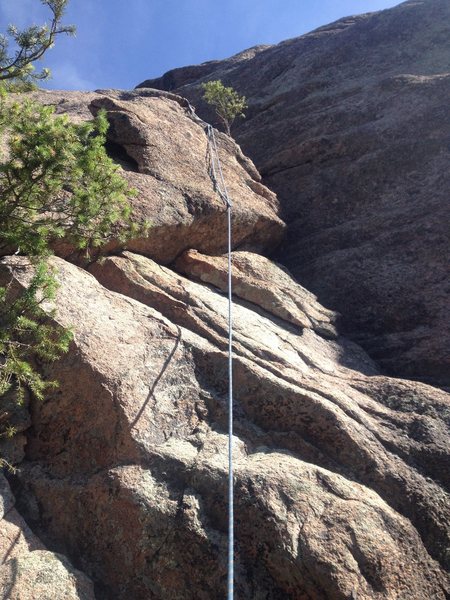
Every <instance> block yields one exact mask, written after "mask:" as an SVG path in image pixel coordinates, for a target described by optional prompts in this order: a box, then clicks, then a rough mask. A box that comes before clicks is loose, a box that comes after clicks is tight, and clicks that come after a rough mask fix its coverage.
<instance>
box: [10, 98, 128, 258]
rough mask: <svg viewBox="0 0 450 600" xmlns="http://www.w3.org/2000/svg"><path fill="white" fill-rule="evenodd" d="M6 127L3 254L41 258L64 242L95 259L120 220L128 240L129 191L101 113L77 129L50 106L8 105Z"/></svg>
mask: <svg viewBox="0 0 450 600" xmlns="http://www.w3.org/2000/svg"><path fill="white" fill-rule="evenodd" d="M7 124H8V125H7ZM0 128H2V129H3V133H4V136H5V137H6V139H7V141H8V150H7V152H6V157H5V159H4V160H3V161H2V162H0V222H1V223H2V229H1V231H0V249H2V248H3V249H8V248H9V249H16V248H19V249H20V251H21V253H25V254H28V255H31V256H43V255H45V254H48V253H49V248H50V245H51V244H52V243H53V242H55V241H56V240H57V239H60V238H64V239H65V240H67V241H69V242H70V243H72V244H73V246H74V247H75V248H77V249H84V250H85V251H86V253H87V254H89V252H90V250H91V249H92V248H96V247H98V246H100V245H102V244H105V243H106V242H107V241H109V240H110V239H111V238H112V237H113V233H114V232H113V229H114V225H115V224H116V223H117V222H118V221H119V220H121V221H122V222H124V223H125V224H127V223H128V232H127V233H128V234H130V228H131V229H133V227H132V225H131V222H130V206H129V204H128V201H127V196H129V195H130V193H131V191H130V190H129V189H128V186H127V183H126V182H125V181H124V180H123V178H122V177H121V176H120V175H119V173H118V167H117V166H116V165H115V164H114V163H113V162H112V160H111V159H110V158H109V157H108V155H107V154H106V151H105V148H104V143H105V140H106V132H107V128H108V122H107V120H106V117H105V115H104V114H103V113H101V114H99V116H98V117H97V118H96V119H95V120H94V121H92V122H88V123H82V124H74V123H71V122H70V121H69V120H68V118H67V117H66V116H65V115H63V116H55V115H54V110H53V108H52V107H49V106H41V105H38V104H36V103H33V102H30V101H26V102H24V103H21V104H19V103H15V104H12V105H9V106H6V104H5V103H4V104H3V110H0ZM115 233H116V235H115V237H117V232H115ZM131 233H133V231H132V232H131Z"/></svg>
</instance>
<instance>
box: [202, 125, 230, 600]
mask: <svg viewBox="0 0 450 600" xmlns="http://www.w3.org/2000/svg"><path fill="white" fill-rule="evenodd" d="M207 135H208V141H209V144H210V154H211V170H212V177H213V180H214V184H215V186H216V187H217V192H218V194H219V196H220V197H221V198H222V199H223V200H224V201H225V203H226V206H227V221H228V585H227V590H228V592H227V598H228V600H233V597H234V480H233V299H232V280H231V269H232V262H231V209H232V203H231V200H230V197H229V195H228V190H227V186H226V184H225V179H224V176H223V171H222V165H221V163H220V158H219V152H218V149H217V142H216V136H215V135H214V129H213V128H212V127H211V125H208V126H207ZM217 172H218V173H219V178H220V180H219V181H218V180H217Z"/></svg>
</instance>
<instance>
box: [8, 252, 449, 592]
mask: <svg viewBox="0 0 450 600" xmlns="http://www.w3.org/2000/svg"><path fill="white" fill-rule="evenodd" d="M242 264H244V263H242ZM210 265H214V260H211V263H210ZM54 266H55V267H56V268H57V271H58V278H59V281H60V288H59V291H58V298H57V312H56V316H55V317H53V318H55V319H56V320H57V322H58V323H60V324H62V325H69V324H71V325H74V324H75V338H74V342H73V345H72V348H71V350H70V352H69V354H68V355H66V356H64V357H63V358H62V359H61V361H60V362H59V363H58V364H57V365H53V366H52V367H51V368H50V367H48V375H52V376H57V378H58V380H59V382H60V388H59V389H58V390H57V391H54V392H52V393H50V394H49V396H48V398H47V400H46V401H45V402H44V403H40V404H39V403H33V404H32V421H33V428H32V430H30V432H29V435H28V444H27V457H26V460H25V461H24V462H23V463H22V465H21V466H20V470H19V472H18V474H17V476H16V477H15V479H14V492H15V494H16V496H17V498H18V507H19V509H20V511H21V513H22V514H23V515H25V517H26V519H27V522H28V523H29V524H30V525H31V526H32V528H33V530H34V531H35V532H36V533H38V534H39V536H40V537H41V538H42V539H43V540H44V541H45V542H46V543H47V544H48V545H49V546H50V547H51V548H52V550H54V551H55V552H59V553H62V554H65V555H67V556H68V557H70V558H71V559H72V561H73V562H74V564H75V565H76V566H77V568H81V569H82V570H83V571H84V572H85V573H87V574H88V575H89V576H91V577H92V578H93V579H94V580H95V582H96V584H97V586H96V596H97V597H98V598H108V599H110V598H111V599H116V598H117V599H125V598H135V599H136V600H139V599H142V600H144V599H148V598H155V599H161V600H162V599H166V598H173V599H174V600H177V599H179V600H181V599H183V600H189V599H191V598H192V599H193V598H199V599H202V598H204V599H205V600H207V599H208V600H211V599H215V598H217V599H219V598H223V597H224V592H225V581H226V572H225V571H226V566H225V563H224V561H225V557H226V476H227V455H226V435H225V432H226V422H227V421H226V389H227V371H226V368H227V352H226V330H227V300H226V297H225V296H224V294H223V293H222V292H221V291H220V290H218V289H215V288H213V287H211V286H210V285H207V284H205V283H198V282H194V281H190V280H188V279H186V278H185V277H184V276H181V275H179V274H178V273H176V272H174V271H173V270H171V269H169V268H168V267H164V266H161V265H159V264H158V263H156V262H154V261H152V260H151V259H149V258H146V257H143V256H139V255H135V254H133V253H131V252H126V253H124V254H123V255H121V256H115V257H110V258H107V259H105V260H104V261H102V262H101V263H98V264H95V265H94V266H92V267H91V271H92V273H93V274H94V275H95V278H94V277H93V275H91V274H88V273H86V272H85V271H83V270H82V269H80V268H78V267H75V266H73V265H71V264H69V263H67V262H65V261H63V260H61V259H54ZM211 268H212V267H211ZM31 272H32V269H31V268H30V267H29V266H28V265H27V263H26V261H25V260H24V259H23V258H20V257H11V258H5V259H3V260H2V261H1V268H0V284H1V283H2V282H4V281H5V280H7V281H9V280H10V279H11V277H13V278H14V282H15V283H14V285H15V286H19V287H20V286H23V285H26V283H27V282H28V281H29V279H30V277H31ZM218 272H219V273H218V276H219V275H220V266H219V268H218ZM274 272H276V271H275V270H274ZM281 273H282V275H280V281H275V282H274V289H277V288H279V287H280V288H281V287H282V284H283V281H285V279H284V278H286V277H287V274H286V273H285V272H281ZM249 275H250V280H251V279H252V276H251V275H252V274H251V272H250V273H249ZM291 301H292V298H289V299H288V300H286V303H287V305H289V303H290V302H291ZM310 301H311V306H308V305H307V299H306V298H305V296H304V295H303V294H302V295H301V296H300V298H299V302H298V304H299V305H300V304H301V303H303V306H304V310H305V314H310V313H312V311H313V309H314V310H317V306H316V301H315V300H314V298H313V297H311V298H310ZM252 302H253V301H252ZM263 304H264V302H261V308H260V309H258V310H254V309H253V308H252V305H250V304H249V303H246V302H243V303H241V302H240V301H239V300H236V305H235V311H234V314H235V343H234V351H235V360H234V377H235V398H236V429H235V438H234V448H235V458H236V537H237V540H236V594H237V595H238V597H239V598H246V599H247V598H248V599H249V600H250V599H252V600H254V599H255V600H257V599H261V600H262V598H265V599H269V600H272V599H273V600H275V599H281V598H287V599H293V600H302V599H304V598H311V599H317V600H319V599H322V598H333V599H334V598H351V597H354V598H355V597H356V598H362V599H366V598H367V599H369V598H380V599H381V598H392V599H394V598H405V599H406V598H413V599H417V600H419V599H422V598H436V599H440V598H441V599H444V598H445V597H446V593H448V592H446V591H445V590H446V589H447V585H448V582H446V578H445V575H444V571H443V570H442V568H441V566H440V565H445V564H446V561H448V551H447V550H446V549H447V548H448V537H449V530H448V523H449V516H450V515H449V512H450V506H449V503H448V496H447V492H446V489H447V488H448V484H449V481H448V473H449V470H448V448H447V447H446V440H447V438H446V435H447V429H446V427H447V426H448V418H449V412H450V403H449V396H448V394H445V393H443V392H440V391H438V390H436V389H433V388H431V387H428V386H426V385H424V384H419V383H412V382H405V381H400V380H395V379H389V378H386V377H382V376H380V375H378V374H377V370H376V367H375V366H374V364H373V363H372V362H371V361H370V359H369V358H368V357H367V356H366V355H365V354H364V352H363V351H362V350H361V349H360V348H359V347H358V346H356V345H355V344H353V343H352V342H348V341H346V340H345V339H343V338H338V339H336V340H327V339H324V338H323V337H321V336H320V335H318V334H317V333H316V332H315V331H314V329H313V328H307V327H304V328H303V329H302V330H301V331H300V332H299V327H298V326H297V325H293V324H291V323H289V322H287V321H284V322H283V321H282V320H281V319H280V318H279V317H274V316H273V315H272V314H271V313H269V312H267V311H266V310H264V306H263ZM45 308H48V309H50V308H51V307H50V306H46V307H45ZM324 314H325V311H324ZM68 597H69V596H68Z"/></svg>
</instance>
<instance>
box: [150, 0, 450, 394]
mask: <svg viewBox="0 0 450 600" xmlns="http://www.w3.org/2000/svg"><path fill="white" fill-rule="evenodd" d="M449 56H450V3H449V2H448V0H411V1H409V2H405V3H403V4H401V5H400V6H398V7H396V8H393V9H391V10H387V11H383V12H380V13H374V14H367V15H361V16H358V17H349V18H346V19H342V20H340V21H337V22H336V23H332V24H331V25H328V26H326V27H322V28H320V29H318V30H316V31H314V32H312V33H310V34H307V35H304V36H302V37H299V38H296V39H292V40H288V41H286V42H282V43H281V44H278V45H277V46H273V47H269V48H267V47H259V48H255V49H252V51H248V52H247V53H246V54H245V53H244V54H243V55H242V56H241V55H238V56H236V57H233V58H232V59H229V60H226V61H216V62H212V63H206V64H205V65H200V66H198V67H187V68H186V69H184V70H183V69H177V70H176V71H174V72H170V73H167V74H166V75H164V77H162V78H161V79H157V80H149V81H146V82H144V83H143V84H141V85H145V86H151V87H158V88H165V89H171V90H175V91H176V92H177V93H179V94H181V95H183V96H186V97H188V98H190V99H191V100H192V101H194V103H195V104H196V105H197V108H198V109H199V111H200V114H202V115H203V116H206V117H207V118H211V113H209V112H208V111H207V110H205V108H204V107H203V106H202V104H201V102H199V87H198V86H199V83H201V82H202V81H204V80H207V79H218V78H221V79H222V80H223V81H224V82H225V83H226V84H231V85H233V86H234V87H235V88H236V89H238V90H239V91H240V92H242V93H244V94H245V95H246V96H247V98H248V100H249V104H250V106H249V110H248V115H247V118H246V119H245V120H243V121H242V122H240V123H238V124H237V125H236V127H235V129H234V135H235V136H236V139H237V140H238V142H239V143H240V144H241V146H242V148H243V150H244V152H246V153H247V154H248V155H249V156H250V157H251V158H252V159H253V160H254V161H255V164H256V166H257V167H258V169H259V170H260V172H261V174H262V175H263V181H264V183H265V184H266V185H268V186H269V187H270V188H271V189H273V190H274V191H275V192H277V194H278V196H279V199H280V201H281V204H282V208H283V214H284V218H285V219H286V220H287V222H288V224H289V233H288V238H287V241H286V243H285V244H284V247H283V248H282V251H281V252H280V254H279V260H280V261H281V262H282V263H283V264H285V265H286V266H287V267H288V268H289V269H290V270H291V271H292V273H293V274H294V275H295V276H296V277H297V278H298V279H299V281H300V282H301V283H302V284H303V285H305V286H306V287H307V288H308V289H310V290H312V291H313V292H314V293H316V294H318V296H319V299H320V300H321V301H322V302H323V303H324V304H325V305H326V306H328V307H330V308H334V309H336V310H338V311H339V312H340V313H342V315H343V325H344V326H345V328H346V331H347V332H348V333H349V334H351V335H352V337H353V338H354V339H355V340H358V341H359V342H360V343H361V344H363V345H364V347H365V348H366V349H367V350H368V351H369V353H370V354H371V356H373V357H374V358H375V359H377V360H378V361H379V363H380V364H381V365H382V366H383V367H384V368H385V369H387V370H388V371H389V372H392V373H396V374H401V375H403V376H407V377H418V378H423V379H425V380H428V381H430V382H435V383H438V384H441V385H450V329H449V327H450V325H449V323H450V287H449V283H448V275H449V270H448V269H449V267H448V266H449V263H450V229H449V222H450V203H449V196H448V190H449V188H450V169H449V168H448V165H449V160H450V145H449V140H450V120H449V118H448V115H449V112H448V111H449V109H448V98H449V95H450V59H449Z"/></svg>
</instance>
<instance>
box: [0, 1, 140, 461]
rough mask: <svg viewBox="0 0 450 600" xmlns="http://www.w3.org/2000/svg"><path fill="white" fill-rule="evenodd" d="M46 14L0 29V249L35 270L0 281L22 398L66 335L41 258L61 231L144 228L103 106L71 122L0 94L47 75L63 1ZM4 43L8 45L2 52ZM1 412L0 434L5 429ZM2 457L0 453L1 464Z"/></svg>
mask: <svg viewBox="0 0 450 600" xmlns="http://www.w3.org/2000/svg"><path fill="white" fill-rule="evenodd" d="M41 2H42V4H44V5H45V6H46V7H48V8H49V9H50V11H51V13H52V22H51V25H50V26H47V25H44V26H41V27H38V26H35V25H33V26H32V27H29V28H28V29H25V30H22V31H19V30H18V29H17V28H16V27H15V26H12V25H11V26H10V27H9V29H8V35H3V36H0V142H1V148H2V152H3V154H2V155H1V156H0V223H1V228H0V256H1V255H4V254H7V253H11V252H14V251H15V252H16V253H19V252H20V253H21V254H26V255H28V256H29V257H30V258H31V261H32V264H33V265H34V267H35V275H34V277H33V278H32V280H31V282H30V283H29V285H28V286H27V287H26V288H25V289H22V291H21V289H20V287H19V284H18V283H17V282H15V280H14V277H13V276H12V278H11V282H10V283H9V284H8V285H6V286H4V287H0V398H1V399H3V400H8V401H9V400H10V399H12V400H15V401H17V402H18V403H19V404H20V403H23V401H24V399H25V395H26V391H29V392H31V394H32V395H33V396H34V397H35V398H37V399H38V400H42V399H43V397H44V394H45V392H46V391H47V390H48V389H49V388H52V387H55V386H56V385H57V383H56V382H55V381H48V380H47V379H46V378H45V377H44V376H43V375H42V374H41V373H40V363H42V362H52V361H54V360H56V359H57V358H59V357H60V356H61V354H63V353H64V352H67V350H68V348H69V344H70V341H71V339H72V333H71V331H70V330H67V329H63V328H61V327H58V326H56V325H54V324H52V322H51V320H50V318H49V317H50V316H51V314H52V313H51V312H50V313H49V310H48V305H46V307H45V308H46V310H45V311H44V310H43V306H42V305H43V303H45V302H48V301H50V300H53V299H54V297H55V291H56V288H57V283H56V278H55V274H54V273H53V272H52V271H51V269H49V268H48V266H47V263H46V259H47V257H48V256H49V255H50V254H51V253H52V247H53V244H54V243H55V242H56V241H57V240H59V239H62V238H64V241H65V242H68V243H69V244H71V245H72V247H73V248H74V249H75V250H79V251H83V252H84V253H85V255H86V256H87V257H90V254H91V252H92V250H93V249H95V248H99V247H100V246H102V245H105V244H106V243H107V242H108V241H110V240H111V239H113V238H114V239H119V240H122V241H125V240H126V239H127V238H128V237H131V236H133V235H138V234H139V235H143V234H144V233H145V231H146V228H147V226H146V225H145V226H141V227H137V226H136V225H134V224H132V222H131V219H130V210H131V209H130V206H129V203H128V197H130V196H131V195H132V194H133V193H134V192H133V190H131V189H129V187H128V184H127V183H126V181H125V180H124V179H122V177H121V176H120V175H119V172H118V167H117V166H116V165H115V164H114V163H113V161H112V160H111V159H110V158H109V157H108V155H107V154H106V150H105V146H104V144H105V141H106V134H107V130H108V122H107V119H106V116H105V114H104V113H102V112H101V113H100V114H99V115H98V116H97V117H96V118H95V119H94V120H93V121H91V122H88V123H82V124H75V123H71V122H70V121H69V119H68V118H67V116H57V115H55V114H54V109H53V108H52V107H49V106H41V105H39V104H37V103H35V102H32V101H24V102H21V103H13V102H11V100H10V98H8V93H7V92H17V91H20V92H23V91H29V90H32V89H34V87H35V82H36V81H38V80H42V79H46V78H47V77H48V76H49V72H48V70H47V69H43V70H42V71H41V72H39V73H35V71H34V64H33V63H34V62H35V61H36V60H38V59H40V58H41V57H42V55H43V54H44V53H45V51H46V50H47V49H48V48H50V47H51V46H52V45H53V43H54V40H55V37H56V36H57V35H59V34H61V33H69V34H70V33H73V32H74V29H73V27H65V26H62V25H61V20H62V18H63V15H64V11H65V9H66V6H67V2H68V0H41ZM11 42H12V44H13V46H14V47H15V48H17V50H16V52H15V54H14V56H12V57H11V56H10V55H9V47H10V43H11ZM7 418H8V412H7V411H6V412H5V411H4V410H3V412H1V411H0V437H4V436H11V435H13V434H14V428H13V427H12V426H11V425H10V424H8V422H6V423H5V422H4V421H5V419H7ZM5 464H6V465H7V466H9V467H11V466H10V465H8V463H6V461H5V460H3V459H2V458H0V466H3V465H5Z"/></svg>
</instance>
